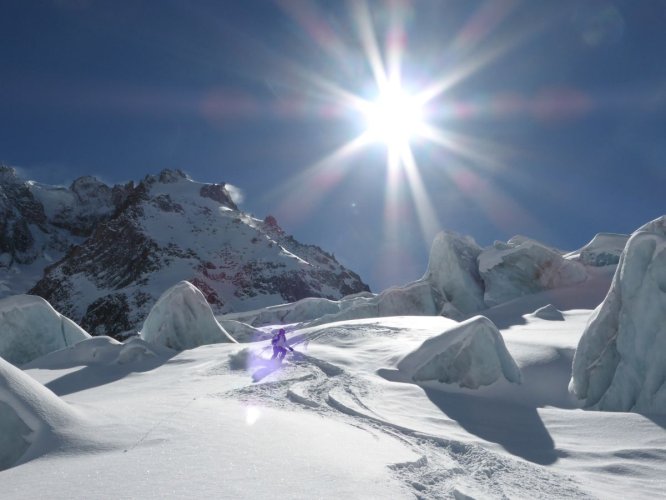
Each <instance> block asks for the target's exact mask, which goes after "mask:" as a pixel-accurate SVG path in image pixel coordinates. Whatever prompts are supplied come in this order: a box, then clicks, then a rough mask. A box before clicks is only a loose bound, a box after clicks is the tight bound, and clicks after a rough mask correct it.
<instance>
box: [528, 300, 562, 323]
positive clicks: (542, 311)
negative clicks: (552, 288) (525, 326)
mask: <svg viewBox="0 0 666 500" xmlns="http://www.w3.org/2000/svg"><path fill="white" fill-rule="evenodd" d="M534 316H535V317H536V318H541V319H547V320H550V321H564V316H563V315H562V311H560V310H558V309H557V307H555V306H554V305H553V304H548V305H547V306H543V307H540V308H539V309H537V310H536V311H534Z"/></svg>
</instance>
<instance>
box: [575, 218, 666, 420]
mask: <svg viewBox="0 0 666 500" xmlns="http://www.w3.org/2000/svg"><path fill="white" fill-rule="evenodd" d="M646 229H647V230H650V231H654V232H647V231H646ZM665 355H666V227H665V226H664V218H663V217H662V218H660V219H657V220H656V221H653V222H652V223H650V224H648V225H646V226H644V227H643V228H641V230H639V231H637V232H636V233H634V234H633V236H632V237H631V239H630V240H629V242H628V243H627V246H626V249H625V251H624V254H623V255H622V257H621V259H620V264H619V265H618V268H617V271H616V273H615V277H614V279H613V282H612V284H611V289H610V291H609V292H608V295H607V297H606V299H605V300H604V302H603V303H602V304H601V305H599V307H598V308H597V309H596V311H595V313H594V315H593V316H592V318H591V319H590V322H589V323H588V325H587V327H586V329H585V332H584V333H583V336H582V337H581V340H580V343H579V345H578V349H577V350H576V355H575V357H574V362H573V374H572V379H571V384H570V390H571V391H572V392H573V393H574V394H575V395H576V396H577V397H578V398H580V399H582V400H584V404H585V406H587V407H590V408H593V409H599V410H610V411H636V412H647V413H666V384H664V381H665V380H666V363H664V356H665Z"/></svg>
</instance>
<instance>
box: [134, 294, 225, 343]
mask: <svg viewBox="0 0 666 500" xmlns="http://www.w3.org/2000/svg"><path fill="white" fill-rule="evenodd" d="M140 335H141V338H142V339H143V340H145V341H146V342H149V343H151V344H158V345H163V346H166V347H168V348H170V349H175V350H178V351H181V350H184V349H192V348H194V347H198V346H200V345H204V344H214V343H217V342H236V340H235V339H234V338H233V337H232V336H231V335H229V333H227V331H226V330H225V329H224V328H223V327H222V325H220V323H218V321H217V320H216V319H215V316H214V315H213V310H212V309H211V308H210V305H208V302H207V301H206V298H205V297H204V295H203V293H201V291H200V290H199V289H198V288H197V287H195V286H194V285H192V284H191V283H189V282H188V281H181V282H180V283H178V284H177V285H174V286H172V287H171V288H169V289H168V290H167V291H166V292H164V293H163V294H162V296H161V297H160V298H159V300H158V301H157V303H156V304H155V305H154V306H153V308H152V309H151V310H150V314H148V317H147V318H146V321H145V322H144V323H143V328H142V329H141V334H140Z"/></svg>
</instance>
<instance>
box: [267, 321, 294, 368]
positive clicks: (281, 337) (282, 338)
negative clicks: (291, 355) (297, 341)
mask: <svg viewBox="0 0 666 500" xmlns="http://www.w3.org/2000/svg"><path fill="white" fill-rule="evenodd" d="M271 344H273V356H272V357H271V360H274V359H276V358H277V360H278V361H279V362H282V360H283V359H284V357H285V356H286V355H287V349H289V350H290V351H291V352H294V349H293V348H292V347H290V346H289V345H288V344H287V337H286V335H285V333H284V328H280V330H279V331H278V332H277V333H276V334H275V335H273V338H272V339H271Z"/></svg>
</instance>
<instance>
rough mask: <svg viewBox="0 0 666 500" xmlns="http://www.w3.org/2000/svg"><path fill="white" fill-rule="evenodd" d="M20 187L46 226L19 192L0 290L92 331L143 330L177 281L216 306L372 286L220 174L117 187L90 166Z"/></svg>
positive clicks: (172, 176) (176, 174) (240, 307)
mask: <svg viewBox="0 0 666 500" xmlns="http://www.w3.org/2000/svg"><path fill="white" fill-rule="evenodd" d="M19 186H23V188H22V189H24V191H25V192H24V193H23V194H24V195H25V196H26V197H28V198H29V199H31V200H32V202H33V203H34V204H35V208H36V209H40V210H41V211H42V214H43V217H44V224H42V225H43V230H40V231H37V230H36V229H35V226H34V225H31V224H30V223H28V222H27V220H28V219H27V218H26V217H25V216H24V215H23V214H24V212H25V210H23V211H21V210H19V208H20V206H21V204H20V203H19V200H20V199H21V197H17V196H12V197H10V198H8V200H9V201H8V206H9V207H10V208H11V210H12V211H13V212H12V213H15V214H16V217H15V218H16V222H15V223H12V224H11V228H10V229H11V231H10V232H7V231H6V230H4V229H3V228H0V229H3V231H4V233H3V234H2V239H0V241H1V242H8V241H9V242H11V248H9V247H7V248H4V247H2V246H1V245H0V253H2V255H4V257H2V259H0V294H2V292H3V291H4V292H5V293H4V295H7V294H12V293H25V292H26V291H29V293H32V294H35V295H39V296H42V297H44V298H46V299H47V300H49V301H50V302H51V303H52V304H53V305H54V307H56V308H57V309H58V310H59V311H62V312H63V313H65V314H67V315H68V316H69V317H71V318H72V319H74V320H75V321H76V322H78V323H79V324H81V325H82V326H84V327H85V328H86V329H87V330H88V331H89V332H91V333H93V334H97V335H100V334H107V335H118V334H120V333H122V332H126V331H132V330H135V329H137V328H138V327H139V326H140V323H141V322H142V321H143V320H144V319H145V317H146V315H147V313H148V311H149V310H150V307H151V306H152V305H153V304H154V303H155V301H156V300H157V299H158V298H159V297H160V295H161V294H162V293H163V292H164V291H165V290H166V289H167V288H169V287H170V286H173V285H174V283H177V282H179V281H181V280H186V281H188V282H190V283H193V284H194V285H195V286H196V287H197V288H199V289H200V290H201V292H202V293H203V294H204V296H205V298H206V300H207V301H208V302H209V304H210V305H211V307H212V308H213V310H214V311H215V313H216V314H220V313H226V312H238V311H244V310H248V309H254V308H256V307H264V306H268V305H277V304H280V303H283V302H285V301H294V300H299V299H302V298H306V297H324V298H328V299H339V298H341V297H343V296H345V295H348V294H352V293H357V292H362V291H366V290H368V286H367V285H366V284H364V283H363V282H362V281H361V279H360V278H359V277H358V275H356V274H355V273H353V272H352V271H350V270H348V269H345V268H344V267H343V266H342V265H340V264H339V263H338V262H337V261H336V260H335V258H334V257H333V256H332V255H330V254H328V253H327V252H325V251H323V250H321V249H320V248H318V247H316V246H314V245H304V244H301V243H299V242H298V241H296V240H295V239H294V238H293V237H291V236H289V235H287V234H286V233H285V232H284V230H283V229H282V228H280V227H279V225H278V224H277V221H276V220H275V218H274V217H267V218H266V219H265V220H264V221H262V220H261V219H255V218H254V217H251V216H249V215H248V214H245V213H243V212H242V211H240V210H239V208H238V207H237V206H236V204H235V203H234V202H233V200H232V199H231V195H230V193H229V191H228V190H227V188H226V184H224V183H219V184H207V183H200V182H196V181H194V180H192V179H190V178H188V177H187V175H186V174H184V173H183V172H182V171H180V170H163V171H162V172H160V173H159V174H158V175H148V176H146V177H145V178H144V179H143V180H142V181H141V182H139V183H138V185H134V183H128V184H126V185H124V186H122V185H118V186H113V187H109V186H107V185H106V184H104V183H103V182H101V181H99V180H98V179H96V178H94V177H91V176H86V177H82V178H80V179H77V180H76V181H74V183H72V185H71V186H70V187H69V188H64V187H54V186H47V185H44V184H38V183H33V184H28V183H24V184H19ZM28 186H30V189H28ZM28 198H27V199H28ZM5 246H7V245H5ZM19 247H20V249H23V250H22V253H21V252H19V251H17V248H19ZM28 254H29V255H31V256H32V257H33V261H34V264H33V265H32V266H31V267H30V269H31V270H32V272H34V270H37V271H38V272H40V273H43V274H42V275H41V276H38V277H31V278H30V279H27V278H28V274H27V270H28V268H27V267H23V268H20V269H19V268H18V267H17V262H19V261H20V262H27V261H28V259H27V258H23V257H25V256H27V255H28ZM17 256H18V257H21V259H22V260H21V259H17ZM54 261H55V262H54ZM3 266H4V267H3ZM40 266H41V267H40ZM17 271H18V272H20V273H24V272H25V273H26V274H25V276H26V279H25V280H23V282H21V283H19V282H18V281H16V280H15V279H12V278H11V277H10V276H14V274H12V273H16V272H17ZM5 278H6V279H5ZM33 280H34V281H33ZM31 281H32V282H31ZM10 282H11V286H7V287H6V289H5V290H3V286H4V284H6V283H10ZM35 283H36V284H35Z"/></svg>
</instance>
